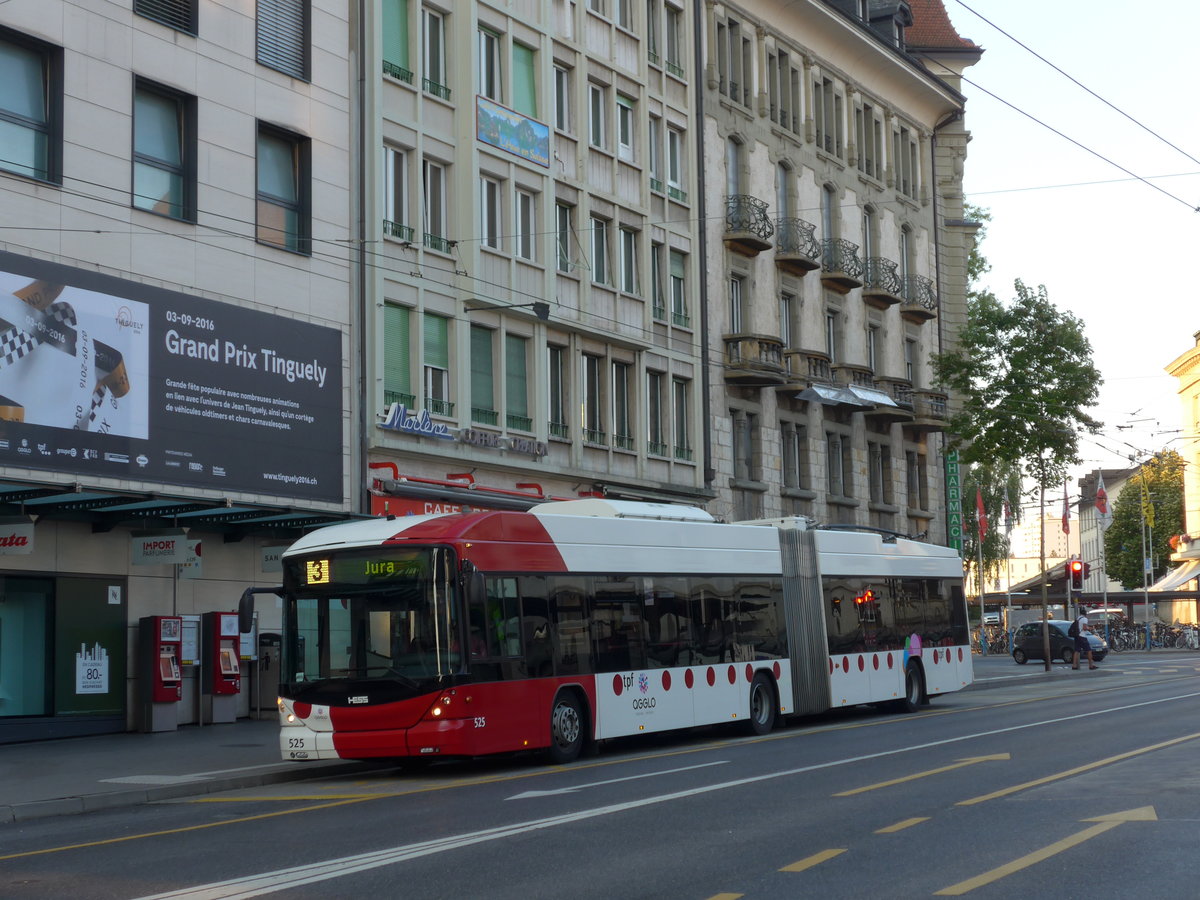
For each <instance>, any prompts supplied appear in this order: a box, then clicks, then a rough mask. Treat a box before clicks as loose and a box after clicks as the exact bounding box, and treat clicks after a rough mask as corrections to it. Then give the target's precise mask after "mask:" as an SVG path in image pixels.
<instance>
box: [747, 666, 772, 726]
mask: <svg viewBox="0 0 1200 900" xmlns="http://www.w3.org/2000/svg"><path fill="white" fill-rule="evenodd" d="M776 710H777V704H776V703H775V691H774V689H773V688H772V687H771V679H770V678H768V677H767V676H766V675H764V674H763V673H762V672H759V673H758V674H757V675H755V676H754V680H753V681H751V682H750V722H749V728H750V733H751V734H758V735H762V734H767V733H769V732H770V731H771V729H772V728H774V727H775V713H776Z"/></svg>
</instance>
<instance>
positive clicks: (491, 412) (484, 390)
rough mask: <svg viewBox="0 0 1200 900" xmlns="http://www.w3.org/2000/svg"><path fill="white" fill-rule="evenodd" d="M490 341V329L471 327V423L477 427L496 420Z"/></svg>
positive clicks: (491, 333) (493, 422) (492, 423)
mask: <svg viewBox="0 0 1200 900" xmlns="http://www.w3.org/2000/svg"><path fill="white" fill-rule="evenodd" d="M492 340H493V332H492V330H491V329H490V328H484V327H483V326H481V325H472V326H471V421H472V422H475V423H477V424H479V425H495V424H497V419H498V417H497V414H496V395H495V384H494V382H493V378H494V373H495V370H496V366H495V361H494V359H493V353H492Z"/></svg>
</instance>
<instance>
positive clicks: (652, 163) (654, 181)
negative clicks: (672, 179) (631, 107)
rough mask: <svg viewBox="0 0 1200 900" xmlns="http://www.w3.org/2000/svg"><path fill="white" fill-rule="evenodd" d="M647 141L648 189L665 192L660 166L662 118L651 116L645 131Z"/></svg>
mask: <svg viewBox="0 0 1200 900" xmlns="http://www.w3.org/2000/svg"><path fill="white" fill-rule="evenodd" d="M646 137H647V141H646V143H647V144H648V145H649V146H648V148H647V152H648V153H649V156H650V159H649V160H648V163H649V165H648V166H647V170H648V171H649V173H650V190H652V191H654V192H655V193H656V194H665V193H666V186H665V185H664V184H663V168H662V165H663V164H662V151H663V148H662V119H660V118H658V117H657V116H651V117H650V122H649V129H648V131H647V135H646Z"/></svg>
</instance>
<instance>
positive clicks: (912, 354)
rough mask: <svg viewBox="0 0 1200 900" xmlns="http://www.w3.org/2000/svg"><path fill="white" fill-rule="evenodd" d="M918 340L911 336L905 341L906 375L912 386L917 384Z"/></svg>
mask: <svg viewBox="0 0 1200 900" xmlns="http://www.w3.org/2000/svg"><path fill="white" fill-rule="evenodd" d="M916 361H917V342H916V341H914V340H912V339H911V338H906V339H905V341H904V377H905V378H907V379H908V383H909V385H910V386H912V387H916V386H917V363H916Z"/></svg>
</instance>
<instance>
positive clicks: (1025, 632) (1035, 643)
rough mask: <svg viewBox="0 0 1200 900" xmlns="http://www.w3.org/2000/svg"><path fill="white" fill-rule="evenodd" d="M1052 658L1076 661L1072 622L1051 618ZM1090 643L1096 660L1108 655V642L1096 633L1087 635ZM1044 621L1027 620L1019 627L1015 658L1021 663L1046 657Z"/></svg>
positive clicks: (1014, 648)
mask: <svg viewBox="0 0 1200 900" xmlns="http://www.w3.org/2000/svg"><path fill="white" fill-rule="evenodd" d="M1049 624H1050V658H1051V659H1052V660H1053V659H1061V660H1062V661H1063V662H1065V663H1067V664H1068V665H1069V664H1071V663H1073V662H1074V661H1075V639H1074V638H1073V637H1071V636H1070V635H1069V634H1067V629H1068V628H1070V627H1071V623H1070V622H1065V621H1063V620H1062V619H1051V620H1050V623H1049ZM1087 639H1088V643H1089V644H1091V646H1092V658H1093V659H1094V660H1095V661H1096V662H1100V660H1102V659H1104V657H1106V656H1107V655H1108V642H1107V641H1105V640H1104V638H1102V637H1100V636H1098V635H1096V634H1094V633H1093V634H1089V635H1087ZM1042 650H1043V644H1042V623H1041V622H1026V623H1025V624H1024V625H1022V626H1021V627H1020V628H1018V629H1017V633H1016V635H1015V636H1014V638H1013V652H1012V655H1013V659H1015V660H1016V661H1017V662H1018V663H1020V664H1021V665H1025V663H1027V662H1029V660H1031V659H1045V658H1046V657H1045V655H1044V654H1043V652H1042Z"/></svg>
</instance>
